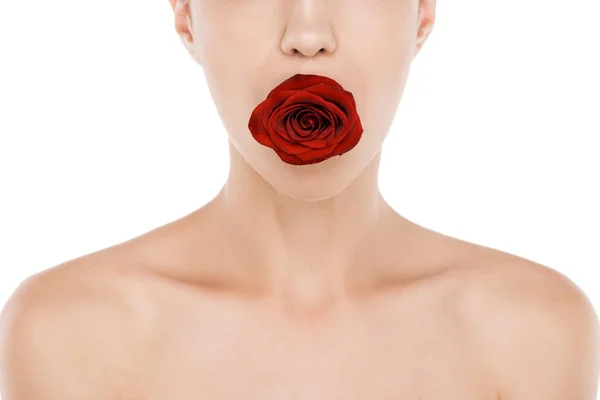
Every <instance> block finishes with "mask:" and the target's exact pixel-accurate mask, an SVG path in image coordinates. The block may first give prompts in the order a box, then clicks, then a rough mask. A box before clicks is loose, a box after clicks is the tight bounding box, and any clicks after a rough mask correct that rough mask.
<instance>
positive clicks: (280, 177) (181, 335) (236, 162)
mask: <svg viewBox="0 0 600 400" xmlns="http://www.w3.org/2000/svg"><path fill="white" fill-rule="evenodd" d="M170 4H171V6H172V7H173V11H174V17H175V28H176V30H177V32H178V34H179V35H181V38H182V42H183V43H184V44H185V47H186V49H187V50H188V51H189V52H190V54H191V55H192V57H193V58H194V60H196V61H197V62H198V63H199V64H200V65H201V66H202V67H203V69H204V72H205V75H206V78H207V81H208V86H209V88H210V90H211V94H212V95H213V99H214V100H215V103H216V105H217V108H218V111H219V114H220V116H221V117H222V119H223V122H224V123H225V127H226V130H227V134H228V139H229V144H230V156H231V157H230V170H229V171H230V173H229V177H228V179H227V182H226V184H225V185H224V187H223V189H222V190H221V191H220V192H219V194H218V195H217V196H215V198H214V199H213V200H212V201H210V202H209V203H208V204H207V205H205V206H203V207H201V208H200V209H198V210H196V211H195V212H193V213H191V214H189V215H187V216H185V217H183V218H181V219H179V220H177V221H174V222H172V223H170V224H168V225H165V226H163V227H159V228H157V229H155V230H153V231H151V232H148V233H146V234H144V235H141V236H140V237H137V238H134V239H131V240H129V241H127V242H124V243H121V244H118V245H115V246H113V247H110V248H107V249H104V250H102V251H99V252H96V253H93V254H89V255H86V256H83V257H81V258H78V259H75V260H70V261H67V262H65V263H63V264H61V265H58V266H55V267H54V268H50V269H47V270H45V271H43V272H41V273H39V274H37V275H35V276H32V277H30V278H29V279H27V280H26V281H25V282H23V284H21V285H20V287H19V288H18V289H17V291H16V292H15V293H14V294H13V295H12V296H11V298H10V300H9V302H8V303H7V304H6V306H5V307H4V309H3V312H2V316H1V319H0V355H1V358H0V393H1V394H2V398H3V400H55V399H56V400H75V399H77V400H83V399H85V400H110V399H121V400H141V399H144V400H172V399H178V400H199V399H207V400H209V399H210V400H233V399H236V400H237V399H256V400H284V399H298V400H308V399H310V400H337V399H339V400H342V399H343V400H348V399H356V400H373V399H377V400H399V399H402V400H409V399H410V400H417V399H420V400H498V399H502V400H566V399H577V400H594V398H595V393H596V388H597V379H598V369H599V368H598V358H599V357H598V349H599V347H600V346H599V345H598V341H597V338H598V336H599V335H598V333H599V329H598V319H597V316H596V314H595V313H594V310H593V309H592V307H591V305H590V303H589V301H588V299H587V298H586V296H585V295H584V294H583V293H582V292H581V291H580V290H579V289H578V288H577V287H576V286H575V285H574V284H573V283H572V282H571V281H569V280H568V279H567V278H566V277H564V276H563V275H561V274H559V273H558V272H556V271H554V270H552V269H550V268H548V267H545V266H542V265H539V264H536V263H534V262H532V261H528V260H525V259H522V258H519V257H516V256H514V255H510V254H507V253H503V252H501V251H498V250H494V249H491V248H486V247H483V246H478V245H475V244H473V243H468V242H465V241H461V240H458V239H455V238H451V237H448V236H445V235H442V234H440V233H437V232H434V231H432V230H429V229H426V228H424V227H421V226H419V225H417V224H415V223H413V222H411V221H409V220H408V219H406V218H404V217H402V216H401V215H399V214H398V213H397V212H396V211H395V210H394V209H393V208H392V207H391V206H390V205H389V204H387V202H386V201H385V200H384V198H383V197H382V195H381V193H380V192H379V189H378V181H377V178H378V171H379V160H380V153H381V147H382V143H383V140H384V138H385V137H386V134H387V131H388V129H389V127H390V124H391V122H392V121H393V118H394V115H395V112H396V108H397V105H398V103H399V101H400V98H401V95H402V91H403V88H404V83H405V80H406V78H407V76H408V71H409V67H410V62H411V60H412V58H413V57H414V56H415V55H416V54H418V52H419V50H420V48H421V47H422V45H423V43H424V42H425V40H426V38H427V36H428V34H429V32H430V31H431V26H432V24H433V20H434V6H435V1H433V0H402V1H400V0H399V1H396V0H353V1H346V0H328V1H321V0H293V1H292V0H257V1H238V0H189V3H183V2H181V1H176V0H170ZM296 73H317V74H319V75H325V76H331V77H333V78H335V79H336V80H337V81H338V82H340V84H342V85H343V86H344V87H345V88H346V89H348V90H350V91H351V92H352V93H353V94H354V96H355V99H356V106H357V111H358V115H360V116H361V121H362V125H363V126H364V131H365V134H364V135H363V138H362V139H361V140H360V142H359V143H358V144H357V145H356V147H355V148H353V149H352V150H351V151H349V152H347V153H346V154H344V155H343V156H342V157H335V158H331V159H327V160H325V161H323V162H321V163H317V164H314V165H306V166H291V165H287V164H285V163H282V162H281V160H280V159H279V158H278V156H277V155H276V154H275V153H274V152H273V151H272V150H271V149H269V148H266V147H265V146H262V145H260V144H259V143H257V142H256V141H255V140H254V139H253V138H252V137H251V135H250V134H249V132H248V117H249V115H250V114H251V112H252V110H253V109H254V107H255V106H256V105H257V103H258V102H260V101H262V100H263V99H264V98H265V96H266V94H267V93H268V92H269V91H270V89H271V88H273V86H274V85H276V84H278V83H280V82H281V81H282V80H283V79H285V78H288V77H289V76H292V75H294V74H296ZM202 134H203V135H211V134H214V132H210V130H207V131H205V132H202ZM192 184H197V185H201V184H202V183H201V178H200V177H199V179H198V182H193V183H192ZM407 195H409V194H407ZM410 195H412V194H410ZM417 195H418V194H417ZM7 267H10V266H7Z"/></svg>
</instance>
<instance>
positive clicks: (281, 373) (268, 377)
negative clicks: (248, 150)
mask: <svg viewBox="0 0 600 400" xmlns="http://www.w3.org/2000/svg"><path fill="white" fill-rule="evenodd" d="M167 237H170V238H171V239H169V240H172V232H171V233H169V234H167V235H162V234H159V235H148V236H147V237H142V238H139V239H136V240H133V241H130V242H127V243H125V244H123V245H120V246H115V247H114V248H109V249H106V250H103V251H101V252H98V253H96V254H94V255H91V256H87V257H83V258H82V259H78V260H74V261H72V262H70V263H68V264H67V265H64V266H61V267H58V268H56V270H55V271H54V272H51V271H48V272H45V273H47V274H51V273H54V274H55V275H56V276H62V278H60V279H62V281H63V282H65V281H70V282H72V283H70V284H69V285H66V284H65V285H63V286H64V287H69V288H71V289H70V290H72V292H71V294H65V293H64V292H63V293H62V296H66V297H67V298H69V299H70V298H75V299H77V301H78V304H79V308H80V309H81V316H80V317H79V316H78V318H77V325H75V324H74V325H73V326H72V328H71V329H67V328H66V327H65V330H66V331H68V332H70V333H71V334H72V335H73V337H77V338H81V340H80V342H79V345H78V346H79V347H78V350H77V351H78V352H79V353H81V354H83V355H82V356H81V357H82V359H83V360H85V361H83V364H82V365H85V366H86V367H85V368H90V369H94V371H93V372H92V371H90V374H93V376H98V377H99V378H98V379H99V381H98V382H97V384H98V385H99V387H102V388H103V390H105V391H106V392H102V393H110V396H112V395H114V399H121V400H171V399H178V400H202V399H210V400H233V399H257V400H285V399H298V400H309V399H310V400H336V399H340V400H342V399H343V400H348V399H356V400H371V399H378V400H400V399H402V400H408V399H411V400H413V399H414V400H417V399H420V400H497V399H498V398H499V396H498V383H497V382H496V381H495V379H494V378H495V377H494V376H493V374H492V373H491V370H490V369H489V368H488V367H489V365H488V361H489V360H487V358H486V356H485V355H484V354H483V353H482V349H484V348H485V346H486V343H485V338H483V337H481V336H480V335H479V329H478V324H485V320H482V319H481V318H482V317H483V315H474V311H473V310H477V309H478V308H477V305H476V304H475V303H476V296H473V295H472V293H474V292H476V291H477V290H473V289H476V288H477V285H478V284H479V283H478V282H482V281H481V280H479V278H478V276H481V275H482V271H485V270H486V268H487V267H486V264H485V263H486V259H485V258H486V256H489V258H490V259H492V258H494V257H498V256H499V253H498V252H495V251H492V250H491V249H489V250H488V249H487V248H482V247H479V246H472V245H469V244H466V243H465V242H461V241H458V240H456V241H454V240H448V238H444V240H441V236H437V235H435V234H433V233H432V232H428V233H427V235H425V236H423V238H422V242H421V243H420V246H421V247H422V248H423V249H429V250H430V251H431V253H432V254H436V253H437V254H438V255H437V256H435V257H432V258H431V260H428V259H426V257H425V258H423V257H421V258H420V259H419V256H417V257H416V258H415V260H414V261H415V262H414V264H415V270H414V271H420V272H418V273H409V274H406V275H405V276H404V279H403V278H402V277H398V276H397V277H395V278H396V279H391V277H390V280H389V281H388V283H389V284H388V285H386V284H381V285H380V286H378V289H377V290H372V291H364V292H361V293H359V292H356V294H355V295H353V296H349V297H347V298H343V299H340V300H339V301H337V302H335V303H334V304H332V305H331V307H330V309H328V310H327V311H326V313H324V314H322V315H320V316H319V317H314V318H312V317H306V318H303V317H302V316H301V315H300V314H299V315H293V314H289V313H288V312H286V308H285V307H284V305H283V303H282V302H281V299H278V298H277V297H273V296H266V295H261V294H260V292H252V291H248V292H244V291H241V290H237V289H235V287H233V286H232V287H228V286H227V285H226V284H223V282H220V281H219V279H218V278H215V276H216V275H211V276H210V277H209V276H205V278H206V279H205V280H204V281H203V280H201V279H196V280H194V279H191V278H190V277H189V276H187V277H186V276H185V275H184V274H181V273H176V272H174V271H184V270H185V269H178V268H181V264H178V265H175V264H174V263H173V264H172V265H168V266H167V265H165V264H161V261H160V260H167V259H169V257H171V256H172V255H173V254H175V253H174V250H175V248H174V247H173V245H172V242H169V240H167V239H165V238H167ZM420 240H421V239H420ZM168 243H171V244H168ZM442 243H443V245H442ZM173 257H174V258H177V257H176V256H173ZM208 259H209V258H208V257H207V261H206V262H209V261H208ZM211 259H212V258H211ZM148 260H154V261H153V262H152V263H149V264H152V265H149V264H148V263H147V261H148ZM194 262H195V263H199V262H200V263H201V262H202V258H199V259H195V260H194ZM157 265H158V266H159V267H157ZM163 266H164V267H163ZM56 279H59V278H56ZM203 282H204V283H203ZM83 299H85V301H81V300H83ZM78 340H79V339H78ZM110 398H113V397H109V396H107V395H106V394H103V395H99V397H98V399H102V400H109V399H110ZM89 400H95V399H89Z"/></svg>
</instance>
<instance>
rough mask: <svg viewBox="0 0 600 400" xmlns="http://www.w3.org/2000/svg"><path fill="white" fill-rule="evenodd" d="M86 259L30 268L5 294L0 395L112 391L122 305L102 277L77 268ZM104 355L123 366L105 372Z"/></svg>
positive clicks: (122, 333) (122, 343)
mask: <svg viewBox="0 0 600 400" xmlns="http://www.w3.org/2000/svg"><path fill="white" fill-rule="evenodd" d="M87 262H88V260H87V259H86V260H80V259H78V260H74V261H70V262H67V263H64V264H61V265H58V266H55V267H52V268H49V269H47V270H44V271H42V272H39V273H37V274H34V275H32V276H30V277H28V278H27V279H25V280H24V281H22V282H21V283H20V284H19V285H18V286H17V288H16V289H15V290H14V291H13V293H12V294H11V295H10V297H9V299H8V301H7V302H6V303H5V305H4V306H3V308H2V310H1V311H0V393H2V394H4V393H19V396H22V395H25V393H27V395H26V396H25V397H27V398H32V399H37V398H43V393H44V392H45V393H47V394H48V395H53V394H54V393H56V396H57V397H58V396H63V397H64V398H75V397H73V396H76V397H77V398H83V397H81V396H91V393H94V394H93V396H91V397H85V398H90V399H95V398H98V396H101V393H102V394H103V395H105V397H104V398H107V397H106V396H107V395H108V397H110V396H113V397H114V395H115V394H114V392H113V389H112V388H116V387H119V386H120V385H121V382H120V379H122V378H120V377H119V373H123V372H124V368H125V365H127V363H126V362H125V358H124V357H123V355H124V354H126V352H125V350H126V349H127V345H128V343H129V340H128V338H129V337H130V334H129V329H130V326H129V325H128V324H127V321H128V319H127V318H126V316H127V315H128V312H129V311H128V310H127V309H126V308H124V307H123V306H122V302H119V301H118V300H119V299H118V296H114V295H112V296H111V293H114V290H115V288H109V287H108V286H107V285H105V284H103V283H105V282H106V281H104V279H108V278H106V277H104V276H99V275H93V274H89V273H88V271H85V269H86V267H87V266H89V264H85V263H87ZM117 290H118V289H117ZM111 291H112V292H111ZM104 361H110V363H111V367H113V366H114V367H119V366H122V367H123V370H121V371H118V373H115V372H112V371H113V370H112V369H111V370H107V369H105V368H104V366H105V365H106V363H104ZM104 382H106V384H105V383H104ZM92 387H93V391H92ZM105 387H107V388H108V387H110V388H111V389H110V392H109V393H107V392H104V393H103V392H102V391H103V390H104V389H103V388H105ZM38 392H39V393H38ZM22 393H23V394H22ZM38 396H39V397H38ZM8 398H11V397H10V396H9V397H8ZM18 398H22V397H18Z"/></svg>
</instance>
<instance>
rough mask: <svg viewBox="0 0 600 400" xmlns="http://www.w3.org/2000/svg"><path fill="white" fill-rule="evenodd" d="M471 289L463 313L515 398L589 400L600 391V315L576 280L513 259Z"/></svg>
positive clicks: (496, 265) (479, 276)
mask: <svg viewBox="0 0 600 400" xmlns="http://www.w3.org/2000/svg"><path fill="white" fill-rule="evenodd" d="M470 283H472V284H470V285H469V284H467V285H464V286H468V288H466V289H465V290H464V293H465V296H463V297H462V300H463V301H462V303H461V306H463V311H465V312H464V315H466V318H467V319H468V322H469V328H471V329H472V330H473V332H475V334H474V335H473V336H474V337H475V338H477V339H476V343H475V344H474V345H476V346H477V351H478V354H480V355H481V357H482V359H483V360H484V362H485V365H486V366H488V367H489V368H490V371H491V373H492V374H493V376H494V377H496V378H497V381H498V382H500V383H501V386H503V389H502V392H503V393H510V394H511V397H508V398H519V399H520V398H547V399H551V400H553V399H555V398H556V399H559V398H580V399H588V398H589V393H591V392H592V391H594V392H595V390H597V382H598V374H599V373H600V322H599V318H598V313H597V311H596V310H595V309H594V307H593V305H592V303H591V301H590V299H589V298H588V296H587V295H586V294H585V293H584V292H583V290H582V289H581V288H580V287H578V286H577V285H576V284H575V283H574V282H573V281H572V280H571V279H569V278H568V277H567V276H566V275H564V274H563V273H561V272H559V271H557V270H555V269H553V268H551V267H548V266H545V265H542V264H539V263H536V262H533V261H530V260H527V259H524V258H520V257H517V256H510V255H508V256H506V257H501V258H500V259H497V260H494V261H493V262H492V264H491V265H489V266H486V267H485V268H480V269H478V270H477V272H476V273H474V274H473V277H472V278H471V280H470ZM526 381H528V382H526ZM544 382H545V383H544ZM594 386H596V389H594ZM542 393H544V394H545V396H544V395H541V394H542ZM561 395H562V397H560V396H561ZM522 396H524V397H522ZM554 396H556V397H554ZM502 398H504V397H502Z"/></svg>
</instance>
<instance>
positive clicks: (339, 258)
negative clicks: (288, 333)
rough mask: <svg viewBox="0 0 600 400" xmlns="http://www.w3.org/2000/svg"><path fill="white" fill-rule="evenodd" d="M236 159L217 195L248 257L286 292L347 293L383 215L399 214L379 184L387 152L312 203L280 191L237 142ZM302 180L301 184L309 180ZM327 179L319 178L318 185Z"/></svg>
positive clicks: (232, 151) (232, 150)
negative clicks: (345, 287)
mask: <svg viewBox="0 0 600 400" xmlns="http://www.w3.org/2000/svg"><path fill="white" fill-rule="evenodd" d="M230 163H231V164H230V170H229V177H228V179H227V182H226V184H225V185H224V187H223V189H222V190H221V191H220V193H219V194H218V195H217V197H216V198H215V199H214V203H215V204H216V206H217V208H218V210H219V211H218V213H219V214H221V218H222V220H223V221H224V229H225V230H226V231H228V232H232V233H233V234H234V235H235V237H236V238H237V241H239V242H240V243H243V244H244V245H243V246H241V247H240V248H241V249H250V250H249V251H248V254H241V255H242V257H243V260H244V261H243V262H244V263H252V268H253V269H256V268H258V269H260V271H256V272H259V273H260V272H262V273H264V274H265V275H266V276H269V277H270V278H269V280H270V283H271V286H272V287H273V288H275V289H274V291H275V292H277V293H279V294H282V295H286V293H287V295H291V293H292V292H294V293H295V295H299V294H298V293H299V292H302V291H304V292H310V293H312V295H316V294H315V293H325V292H327V293H330V294H331V293H340V290H343V289H342V286H343V283H344V281H345V279H346V278H347V274H348V273H349V271H350V269H351V268H352V267H353V266H354V265H355V264H356V262H357V260H359V259H361V258H363V257H364V255H365V252H367V251H368V249H367V248H366V247H367V244H368V243H373V240H374V239H373V238H374V233H375V231H376V230H377V229H378V228H379V227H380V226H381V222H382V220H384V219H385V218H382V217H384V216H389V215H390V213H392V214H393V213H394V212H393V210H392V209H391V207H390V206H389V205H388V204H387V203H386V202H385V200H384V199H383V197H382V196H381V193H380V191H379V188H378V171H379V163H380V153H378V154H377V155H376V156H375V157H374V158H373V160H372V161H371V162H370V163H369V164H368V165H367V166H366V168H364V169H363V171H362V172H360V174H359V175H358V176H357V177H356V179H355V180H354V181H353V182H352V183H351V184H350V185H348V186H347V187H346V188H345V189H343V190H342V191H341V192H339V193H338V194H336V195H334V196H332V197H329V198H325V199H322V200H311V201H307V200H299V199H295V198H292V197H290V196H287V195H285V194H282V193H279V192H278V191H277V190H275V188H274V187H273V186H271V185H270V184H269V183H268V182H267V181H266V180H265V179H264V178H263V177H262V176H261V175H260V174H259V173H258V172H257V171H256V170H255V169H254V168H253V167H252V166H251V165H249V164H248V162H247V161H246V160H245V158H244V157H243V156H242V155H241V154H240V153H239V152H238V150H237V149H235V148H234V147H233V146H232V145H231V143H230ZM296 178H297V179H298V180H299V182H298V185H303V184H304V183H306V182H305V181H301V180H303V179H304V180H307V179H308V180H310V176H306V175H304V176H302V177H301V178H298V177H296ZM320 183H322V182H319V181H318V180H317V179H316V178H315V180H314V181H312V185H313V187H314V186H315V185H318V184H320ZM309 184H310V182H309ZM241 252H242V253H243V252H244V251H243V250H241ZM261 276H262V274H261ZM312 295H310V296H312ZM310 296H309V297H310ZM317 297H318V296H317Z"/></svg>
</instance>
